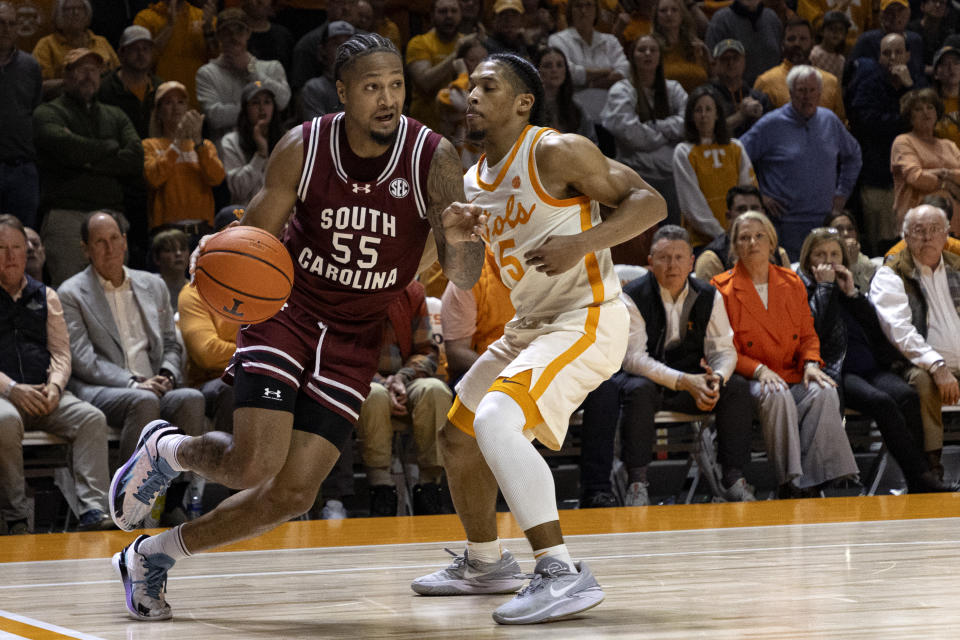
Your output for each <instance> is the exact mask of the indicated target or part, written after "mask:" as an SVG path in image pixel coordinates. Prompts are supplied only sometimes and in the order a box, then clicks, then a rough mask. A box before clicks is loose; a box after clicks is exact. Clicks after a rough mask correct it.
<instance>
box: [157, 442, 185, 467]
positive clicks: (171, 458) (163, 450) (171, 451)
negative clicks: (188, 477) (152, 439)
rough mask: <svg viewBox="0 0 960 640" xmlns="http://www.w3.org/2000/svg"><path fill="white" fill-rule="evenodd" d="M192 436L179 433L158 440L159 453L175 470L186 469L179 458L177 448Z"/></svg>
mask: <svg viewBox="0 0 960 640" xmlns="http://www.w3.org/2000/svg"><path fill="white" fill-rule="evenodd" d="M189 437H190V436H184V435H180V434H177V433H174V434H170V435H166V436H163V437H161V438H160V439H159V440H157V453H159V454H160V457H162V458H163V459H164V460H166V461H167V464H169V465H170V466H171V467H172V468H173V470H174V471H184V467H183V465H181V464H180V460H179V459H177V449H179V448H180V445H181V444H183V443H184V441H185V440H186V439H187V438H189Z"/></svg>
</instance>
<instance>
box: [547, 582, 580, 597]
mask: <svg viewBox="0 0 960 640" xmlns="http://www.w3.org/2000/svg"><path fill="white" fill-rule="evenodd" d="M575 586H577V583H576V582H571V583H570V584H568V585H567V586H565V587H564V588H563V589H554V588H553V585H550V595H551V596H553V597H554V598H560V597H562V596H565V595H567V591H570V589H573V588H574V587H575Z"/></svg>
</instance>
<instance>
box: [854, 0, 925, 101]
mask: <svg viewBox="0 0 960 640" xmlns="http://www.w3.org/2000/svg"><path fill="white" fill-rule="evenodd" d="M908 20H910V3H909V2H908V0H880V28H879V29H871V30H870V31H864V32H863V33H862V34H861V35H860V37H858V38H857V42H856V43H855V44H854V45H853V50H852V51H851V52H850V55H849V56H848V58H847V69H846V70H845V71H844V77H843V81H844V83H846V82H847V81H848V80H849V79H850V75H849V74H850V65H851V64H852V63H853V62H854V61H855V60H859V59H860V58H873V59H874V60H877V59H878V58H879V57H880V41H881V40H883V37H884V36H885V35H887V34H888V33H899V34H901V35H903V37H904V38H905V39H906V41H907V51H909V52H910V61H909V62H908V63H907V64H908V66H909V67H910V77H912V78H913V84H915V85H916V86H917V87H918V88H919V87H925V86H927V76H926V73H925V71H924V63H923V38H921V37H920V34H918V33H916V32H914V31H910V30H908V29H907V28H906V27H907V21H908Z"/></svg>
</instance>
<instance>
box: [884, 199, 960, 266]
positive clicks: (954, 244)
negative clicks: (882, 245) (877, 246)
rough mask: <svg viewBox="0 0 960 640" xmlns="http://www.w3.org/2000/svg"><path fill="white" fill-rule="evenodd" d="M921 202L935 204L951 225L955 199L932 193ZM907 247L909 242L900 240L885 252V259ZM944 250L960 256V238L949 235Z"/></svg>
mask: <svg viewBox="0 0 960 640" xmlns="http://www.w3.org/2000/svg"><path fill="white" fill-rule="evenodd" d="M921 204H929V205H933V206H934V207H936V208H937V209H940V210H941V211H943V212H944V214H945V215H946V216H947V225H948V226H949V224H950V221H951V218H952V216H953V200H952V199H951V198H950V197H949V196H946V195H943V194H932V195H929V196H926V197H925V198H924V199H923V200H922V201H921ZM906 248H907V243H906V242H905V241H904V240H902V239H901V240H900V241H899V242H897V244H895V245H893V246H892V247H890V248H889V249H888V250H887V252H886V253H885V254H884V260H887V259H889V258H890V256H892V255H894V254H897V253H900V252H901V251H903V250H904V249H906ZM943 250H944V251H949V252H950V253H954V254H956V255H958V256H960V239H958V238H955V237H953V236H952V235H951V236H948V237H947V246H945V247H944V248H943Z"/></svg>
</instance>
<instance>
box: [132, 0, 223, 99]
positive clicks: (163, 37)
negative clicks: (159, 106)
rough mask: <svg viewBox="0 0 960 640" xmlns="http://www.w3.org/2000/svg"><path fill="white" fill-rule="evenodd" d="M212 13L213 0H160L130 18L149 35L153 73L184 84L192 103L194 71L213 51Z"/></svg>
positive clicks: (214, 38) (215, 46)
mask: <svg viewBox="0 0 960 640" xmlns="http://www.w3.org/2000/svg"><path fill="white" fill-rule="evenodd" d="M216 15H217V3H216V0H160V2H156V3H154V4H151V5H150V6H148V7H147V8H146V9H144V10H142V11H140V12H139V13H138V14H137V15H136V17H134V19H133V23H134V24H136V25H139V26H141V27H146V28H147V29H149V30H150V33H151V34H152V35H153V39H154V44H155V45H156V56H157V68H156V69H155V71H156V74H157V75H158V76H160V77H161V78H163V79H164V80H176V81H177V82H179V83H180V84H182V85H183V86H185V87H186V88H187V94H188V95H189V96H190V104H191V105H193V106H197V105H198V103H197V84H196V78H197V71H199V70H200V67H202V66H203V65H204V63H206V61H207V60H209V59H210V58H211V57H213V56H215V55H216V54H217V38H216V33H215V31H214V28H213V22H214V18H215V17H216Z"/></svg>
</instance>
